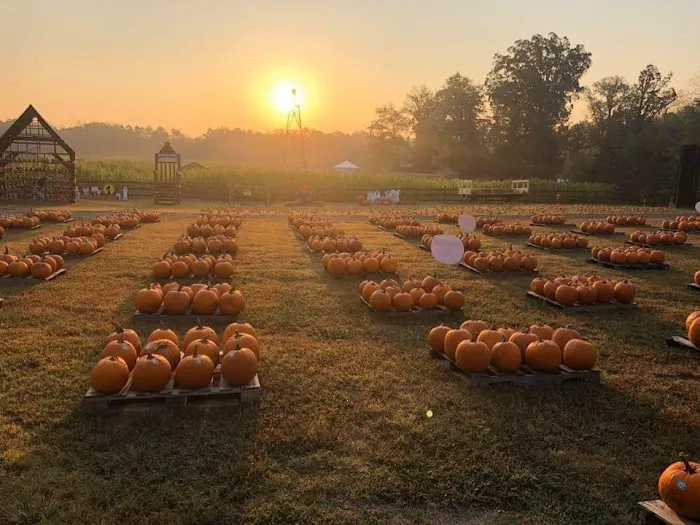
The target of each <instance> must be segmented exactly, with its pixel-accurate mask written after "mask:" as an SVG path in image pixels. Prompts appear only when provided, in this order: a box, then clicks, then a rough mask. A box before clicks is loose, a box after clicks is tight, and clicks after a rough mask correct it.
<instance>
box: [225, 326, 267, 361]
mask: <svg viewBox="0 0 700 525" xmlns="http://www.w3.org/2000/svg"><path fill="white" fill-rule="evenodd" d="M235 348H248V349H250V350H251V351H252V352H253V353H254V354H255V357H257V358H258V361H260V342H259V341H258V340H257V338H255V337H253V336H252V335H250V334H246V333H244V332H235V333H234V334H233V335H232V336H231V337H229V338H228V339H227V340H226V342H225V343H224V346H223V348H222V350H223V353H224V355H226V354H227V353H229V352H231V351H233V350H234V349H235Z"/></svg>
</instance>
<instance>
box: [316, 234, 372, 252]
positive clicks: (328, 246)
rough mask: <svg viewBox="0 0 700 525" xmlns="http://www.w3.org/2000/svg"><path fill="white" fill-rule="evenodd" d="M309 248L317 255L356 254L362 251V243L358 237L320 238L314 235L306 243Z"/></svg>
mask: <svg viewBox="0 0 700 525" xmlns="http://www.w3.org/2000/svg"><path fill="white" fill-rule="evenodd" d="M306 244H307V246H308V247H309V249H310V250H311V251H312V252H317V253H321V252H324V253H334V252H351V253H356V252H359V251H360V250H362V241H360V240H359V239H358V238H357V237H345V236H341V235H338V236H335V237H319V236H316V235H312V236H311V237H309V238H308V239H307V241H306Z"/></svg>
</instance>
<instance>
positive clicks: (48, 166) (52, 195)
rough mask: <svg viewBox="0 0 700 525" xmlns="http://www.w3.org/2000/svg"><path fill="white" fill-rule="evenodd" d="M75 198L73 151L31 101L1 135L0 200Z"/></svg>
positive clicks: (63, 200) (65, 200)
mask: <svg viewBox="0 0 700 525" xmlns="http://www.w3.org/2000/svg"><path fill="white" fill-rule="evenodd" d="M74 200H75V151H73V149H72V148H71V147H70V146H69V145H68V144H66V142H65V141H64V140H63V139H62V138H61V137H60V135H59V134H58V133H57V132H56V131H55V130H54V129H53V128H52V127H51V126H50V125H49V123H48V122H46V120H44V118H43V117H42V116H41V115H40V114H39V112H38V111H37V110H36V109H35V108H34V106H32V105H30V106H29V107H28V108H27V109H26V110H25V111H24V113H22V114H21V115H20V116H19V118H18V119H17V120H16V121H15V122H14V123H13V124H12V125H11V126H10V127H9V128H8V129H7V131H6V132H5V133H4V134H3V135H2V136H1V137H0V201H5V202H15V201H46V202H73V201H74Z"/></svg>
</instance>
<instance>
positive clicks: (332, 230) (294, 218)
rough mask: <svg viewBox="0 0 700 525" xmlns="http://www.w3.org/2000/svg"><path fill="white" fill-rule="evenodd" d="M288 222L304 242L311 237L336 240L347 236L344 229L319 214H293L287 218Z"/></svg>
mask: <svg viewBox="0 0 700 525" xmlns="http://www.w3.org/2000/svg"><path fill="white" fill-rule="evenodd" d="M287 221H288V222H289V226H290V227H291V228H292V230H294V231H295V232H296V233H297V234H298V235H299V236H300V237H301V239H302V240H306V239H308V238H309V237H311V236H315V237H332V238H335V237H342V236H344V235H345V232H344V231H343V229H342V228H338V227H336V226H335V225H334V224H333V223H332V222H330V221H329V220H328V219H325V218H322V217H320V216H319V215H317V214H310V213H292V214H290V215H289V216H288V217H287Z"/></svg>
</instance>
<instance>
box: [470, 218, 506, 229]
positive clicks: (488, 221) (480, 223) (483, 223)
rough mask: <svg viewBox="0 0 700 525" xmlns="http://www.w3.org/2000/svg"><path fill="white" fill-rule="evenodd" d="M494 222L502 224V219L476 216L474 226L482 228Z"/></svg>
mask: <svg viewBox="0 0 700 525" xmlns="http://www.w3.org/2000/svg"><path fill="white" fill-rule="evenodd" d="M494 224H503V219H500V218H499V217H493V216H489V217H483V216H477V217H476V227H477V228H483V227H484V226H492V225H494Z"/></svg>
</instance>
